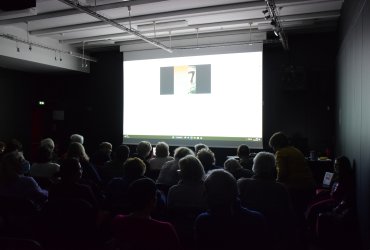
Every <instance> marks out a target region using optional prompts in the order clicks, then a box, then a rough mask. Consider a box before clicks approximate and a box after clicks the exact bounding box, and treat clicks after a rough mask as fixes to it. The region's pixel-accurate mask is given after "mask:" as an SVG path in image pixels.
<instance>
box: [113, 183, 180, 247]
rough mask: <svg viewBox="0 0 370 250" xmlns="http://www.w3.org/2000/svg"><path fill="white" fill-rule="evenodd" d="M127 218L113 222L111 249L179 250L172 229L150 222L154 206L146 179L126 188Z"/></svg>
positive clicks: (152, 185)
mask: <svg viewBox="0 0 370 250" xmlns="http://www.w3.org/2000/svg"><path fill="white" fill-rule="evenodd" d="M128 200H129V203H130V211H131V213H130V214H129V215H117V216H116V217H115V218H114V220H113V223H112V224H113V237H114V249H122V250H124V249H140V250H176V249H180V246H179V240H178V237H177V234H176V231H175V229H174V228H173V226H172V225H171V224H170V223H167V222H162V221H157V220H154V219H152V218H151V216H150V215H151V212H152V210H153V209H154V207H155V205H156V186H155V183H154V182H153V181H152V180H151V179H149V178H143V179H138V180H136V181H134V182H133V183H132V184H131V185H130V186H129V188H128Z"/></svg>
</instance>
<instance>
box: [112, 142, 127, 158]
mask: <svg viewBox="0 0 370 250" xmlns="http://www.w3.org/2000/svg"><path fill="white" fill-rule="evenodd" d="M129 155H130V148H129V147H128V146H126V145H123V144H122V145H120V146H119V147H118V148H117V149H116V154H115V158H114V159H115V160H116V161H119V162H125V161H126V160H127V159H128V157H129Z"/></svg>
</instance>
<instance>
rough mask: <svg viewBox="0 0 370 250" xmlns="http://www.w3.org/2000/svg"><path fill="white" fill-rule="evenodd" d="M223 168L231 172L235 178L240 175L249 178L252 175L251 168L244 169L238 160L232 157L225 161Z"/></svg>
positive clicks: (238, 177)
mask: <svg viewBox="0 0 370 250" xmlns="http://www.w3.org/2000/svg"><path fill="white" fill-rule="evenodd" d="M224 169H225V170H226V171H228V172H229V173H231V174H232V175H233V176H234V177H235V179H237V180H239V179H240V178H242V177H244V178H250V177H252V176H253V172H252V171H251V170H249V169H244V168H243V167H242V165H240V163H239V161H238V160H237V159H234V158H230V159H227V160H226V161H225V163H224Z"/></svg>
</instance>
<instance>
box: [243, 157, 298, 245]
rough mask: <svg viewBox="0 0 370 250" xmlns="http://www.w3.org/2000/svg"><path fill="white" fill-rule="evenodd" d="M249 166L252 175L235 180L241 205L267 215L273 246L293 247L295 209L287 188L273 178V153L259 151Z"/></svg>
mask: <svg viewBox="0 0 370 250" xmlns="http://www.w3.org/2000/svg"><path fill="white" fill-rule="evenodd" d="M252 169H253V172H254V176H253V177H252V178H241V179H240V180H238V189H239V195H240V200H241V203H242V205H243V206H246V207H248V208H251V209H254V210H257V211H260V212H261V213H262V214H264V215H265V216H266V219H267V223H268V225H269V226H270V228H271V229H272V230H271V232H272V233H273V238H274V239H273V240H274V246H276V249H280V250H283V249H293V248H292V247H293V246H292V242H294V240H292V239H293V238H294V237H292V236H294V233H293V219H294V218H293V216H292V215H293V214H294V211H293V208H292V204H291V200H290V197H289V193H288V191H287V189H286V188H285V187H284V186H283V185H282V184H281V183H278V182H276V181H275V180H276V168H275V156H274V155H273V154H271V153H268V152H259V153H258V154H257V155H256V156H255V157H254V160H253V168H252Z"/></svg>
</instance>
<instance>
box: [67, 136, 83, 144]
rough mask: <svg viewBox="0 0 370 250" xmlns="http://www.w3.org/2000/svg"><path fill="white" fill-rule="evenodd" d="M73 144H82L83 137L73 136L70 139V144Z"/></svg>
mask: <svg viewBox="0 0 370 250" xmlns="http://www.w3.org/2000/svg"><path fill="white" fill-rule="evenodd" d="M73 142H78V143H81V144H84V137H83V136H82V135H79V134H73V135H71V137H70V143H73Z"/></svg>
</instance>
